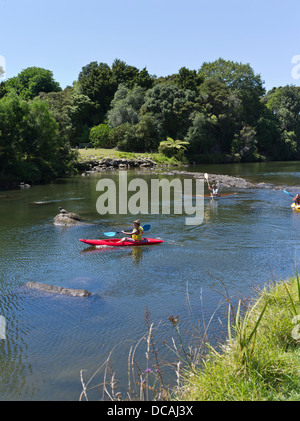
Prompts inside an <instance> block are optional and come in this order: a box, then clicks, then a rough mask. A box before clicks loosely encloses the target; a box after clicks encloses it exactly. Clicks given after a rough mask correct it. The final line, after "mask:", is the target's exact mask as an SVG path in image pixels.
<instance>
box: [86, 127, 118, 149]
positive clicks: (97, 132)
mask: <svg viewBox="0 0 300 421" xmlns="http://www.w3.org/2000/svg"><path fill="white" fill-rule="evenodd" d="M110 131H111V129H110V127H109V126H108V124H99V126H94V127H92V128H91V130H90V136H89V140H90V142H91V143H92V144H93V145H94V146H97V147H100V148H110V147H111V146H112V145H111V140H110V136H109V134H110Z"/></svg>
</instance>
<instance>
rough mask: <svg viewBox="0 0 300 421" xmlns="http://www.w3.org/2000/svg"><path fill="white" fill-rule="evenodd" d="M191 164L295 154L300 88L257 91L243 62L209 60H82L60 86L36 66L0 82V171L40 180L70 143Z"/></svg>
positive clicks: (58, 166)
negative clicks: (152, 66) (157, 70)
mask: <svg viewBox="0 0 300 421" xmlns="http://www.w3.org/2000/svg"><path fill="white" fill-rule="evenodd" d="M85 143H92V144H94V145H95V146H99V147H104V148H107V147H118V149H120V150H124V151H130V152H147V151H149V152H154V151H157V150H159V151H160V152H163V153H165V154H166V155H168V156H175V157H177V158H179V159H186V160H188V161H196V162H207V163H212V162H252V161H258V160H265V159H268V160H297V159H300V87H296V86H291V85H287V86H284V87H274V88H273V89H271V90H270V91H269V92H266V91H265V89H264V87H263V81H262V79H261V76H260V75H259V74H255V73H254V71H253V69H252V68H251V66H250V65H249V64H242V63H236V62H233V61H228V60H223V59H221V58H220V59H219V60H217V61H214V62H211V63H203V64H202V66H201V67H200V69H198V70H197V71H196V70H189V69H187V68H185V67H182V68H181V69H180V70H179V71H178V73H176V74H173V75H170V76H167V77H157V76H155V75H150V74H149V73H148V71H147V69H146V68H144V69H142V70H139V69H137V68H136V67H134V66H130V65H127V64H126V63H125V62H123V61H121V60H118V59H117V60H115V61H114V63H113V64H112V66H109V65H108V64H105V63H97V62H91V63H90V64H88V65H87V66H85V67H83V68H82V71H81V72H80V74H79V76H78V80H77V81H75V82H74V83H73V86H68V87H67V88H66V89H64V90H62V89H61V87H60V85H59V83H58V82H56V81H55V80H54V78H53V73H52V72H51V71H49V70H45V69H42V68H37V67H30V68H27V69H25V70H23V71H22V72H21V73H19V74H18V75H17V76H16V77H13V78H10V79H8V80H6V81H4V82H2V83H1V84H0V176H1V177H7V176H10V175H12V174H13V175H14V176H15V177H16V178H19V179H20V178H24V180H27V181H47V179H50V178H51V177H53V176H58V175H63V174H64V173H66V172H67V171H69V170H70V169H71V168H72V167H73V163H74V160H75V159H76V155H75V154H74V152H73V150H74V148H75V147H76V146H78V145H79V144H85Z"/></svg>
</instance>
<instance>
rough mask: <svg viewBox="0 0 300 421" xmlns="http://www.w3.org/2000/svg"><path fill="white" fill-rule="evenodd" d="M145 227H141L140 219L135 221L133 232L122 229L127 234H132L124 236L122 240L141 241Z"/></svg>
mask: <svg viewBox="0 0 300 421" xmlns="http://www.w3.org/2000/svg"><path fill="white" fill-rule="evenodd" d="M143 232H144V230H143V228H142V227H141V223H140V221H139V220H136V221H134V223H133V230H132V232H126V231H122V233H123V234H125V235H130V237H124V238H122V239H121V241H122V242H123V243H124V242H125V241H141V240H142V235H143Z"/></svg>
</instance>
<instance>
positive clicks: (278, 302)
mask: <svg viewBox="0 0 300 421" xmlns="http://www.w3.org/2000/svg"><path fill="white" fill-rule="evenodd" d="M297 281H298V280H297V278H295V279H291V280H289V281H288V282H278V283H273V284H272V285H270V286H268V287H267V288H265V289H264V290H263V291H262V292H261V293H260V294H259V297H258V300H257V301H256V303H255V305H254V306H251V307H250V308H248V309H247V310H246V312H245V313H244V314H243V316H241V315H240V314H239V311H238V310H237V312H236V314H235V315H234V317H230V318H229V320H230V323H229V329H228V340H227V342H226V343H225V345H223V350H222V352H219V351H217V350H216V349H214V348H211V347H209V351H208V354H207V355H206V357H202V360H201V361H198V364H196V365H194V367H193V369H190V368H187V369H186V371H185V374H184V375H183V387H182V389H181V391H180V393H178V394H177V396H176V399H178V400H192V401H228V400H230V401H233V400H237V401H282V400H300V340H299V339H295V338H294V337H293V336H295V335H292V330H293V328H294V327H295V324H293V322H292V319H293V317H294V316H295V311H296V312H297V314H300V305H299V298H300V297H299V289H298V288H299V281H298V282H297ZM287 289H288V290H287ZM298 323H300V322H298Z"/></svg>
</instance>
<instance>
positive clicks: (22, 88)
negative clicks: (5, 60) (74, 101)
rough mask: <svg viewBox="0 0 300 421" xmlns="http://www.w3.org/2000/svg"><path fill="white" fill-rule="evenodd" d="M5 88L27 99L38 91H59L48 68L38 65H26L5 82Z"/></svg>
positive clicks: (36, 94)
mask: <svg viewBox="0 0 300 421" xmlns="http://www.w3.org/2000/svg"><path fill="white" fill-rule="evenodd" d="M5 90H6V92H9V91H11V90H14V91H15V92H16V93H17V94H18V95H19V96H20V97H21V98H22V99H25V100H29V99H33V98H34V97H36V96H38V95H39V93H40V92H59V91H61V87H60V86H59V83H58V82H56V81H55V80H54V78H53V73H52V72H51V71H50V70H46V69H42V68H40V67H28V68H27V69H25V70H22V72H20V73H19V74H18V76H16V77H13V78H10V79H8V80H7V81H6V82H5Z"/></svg>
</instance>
